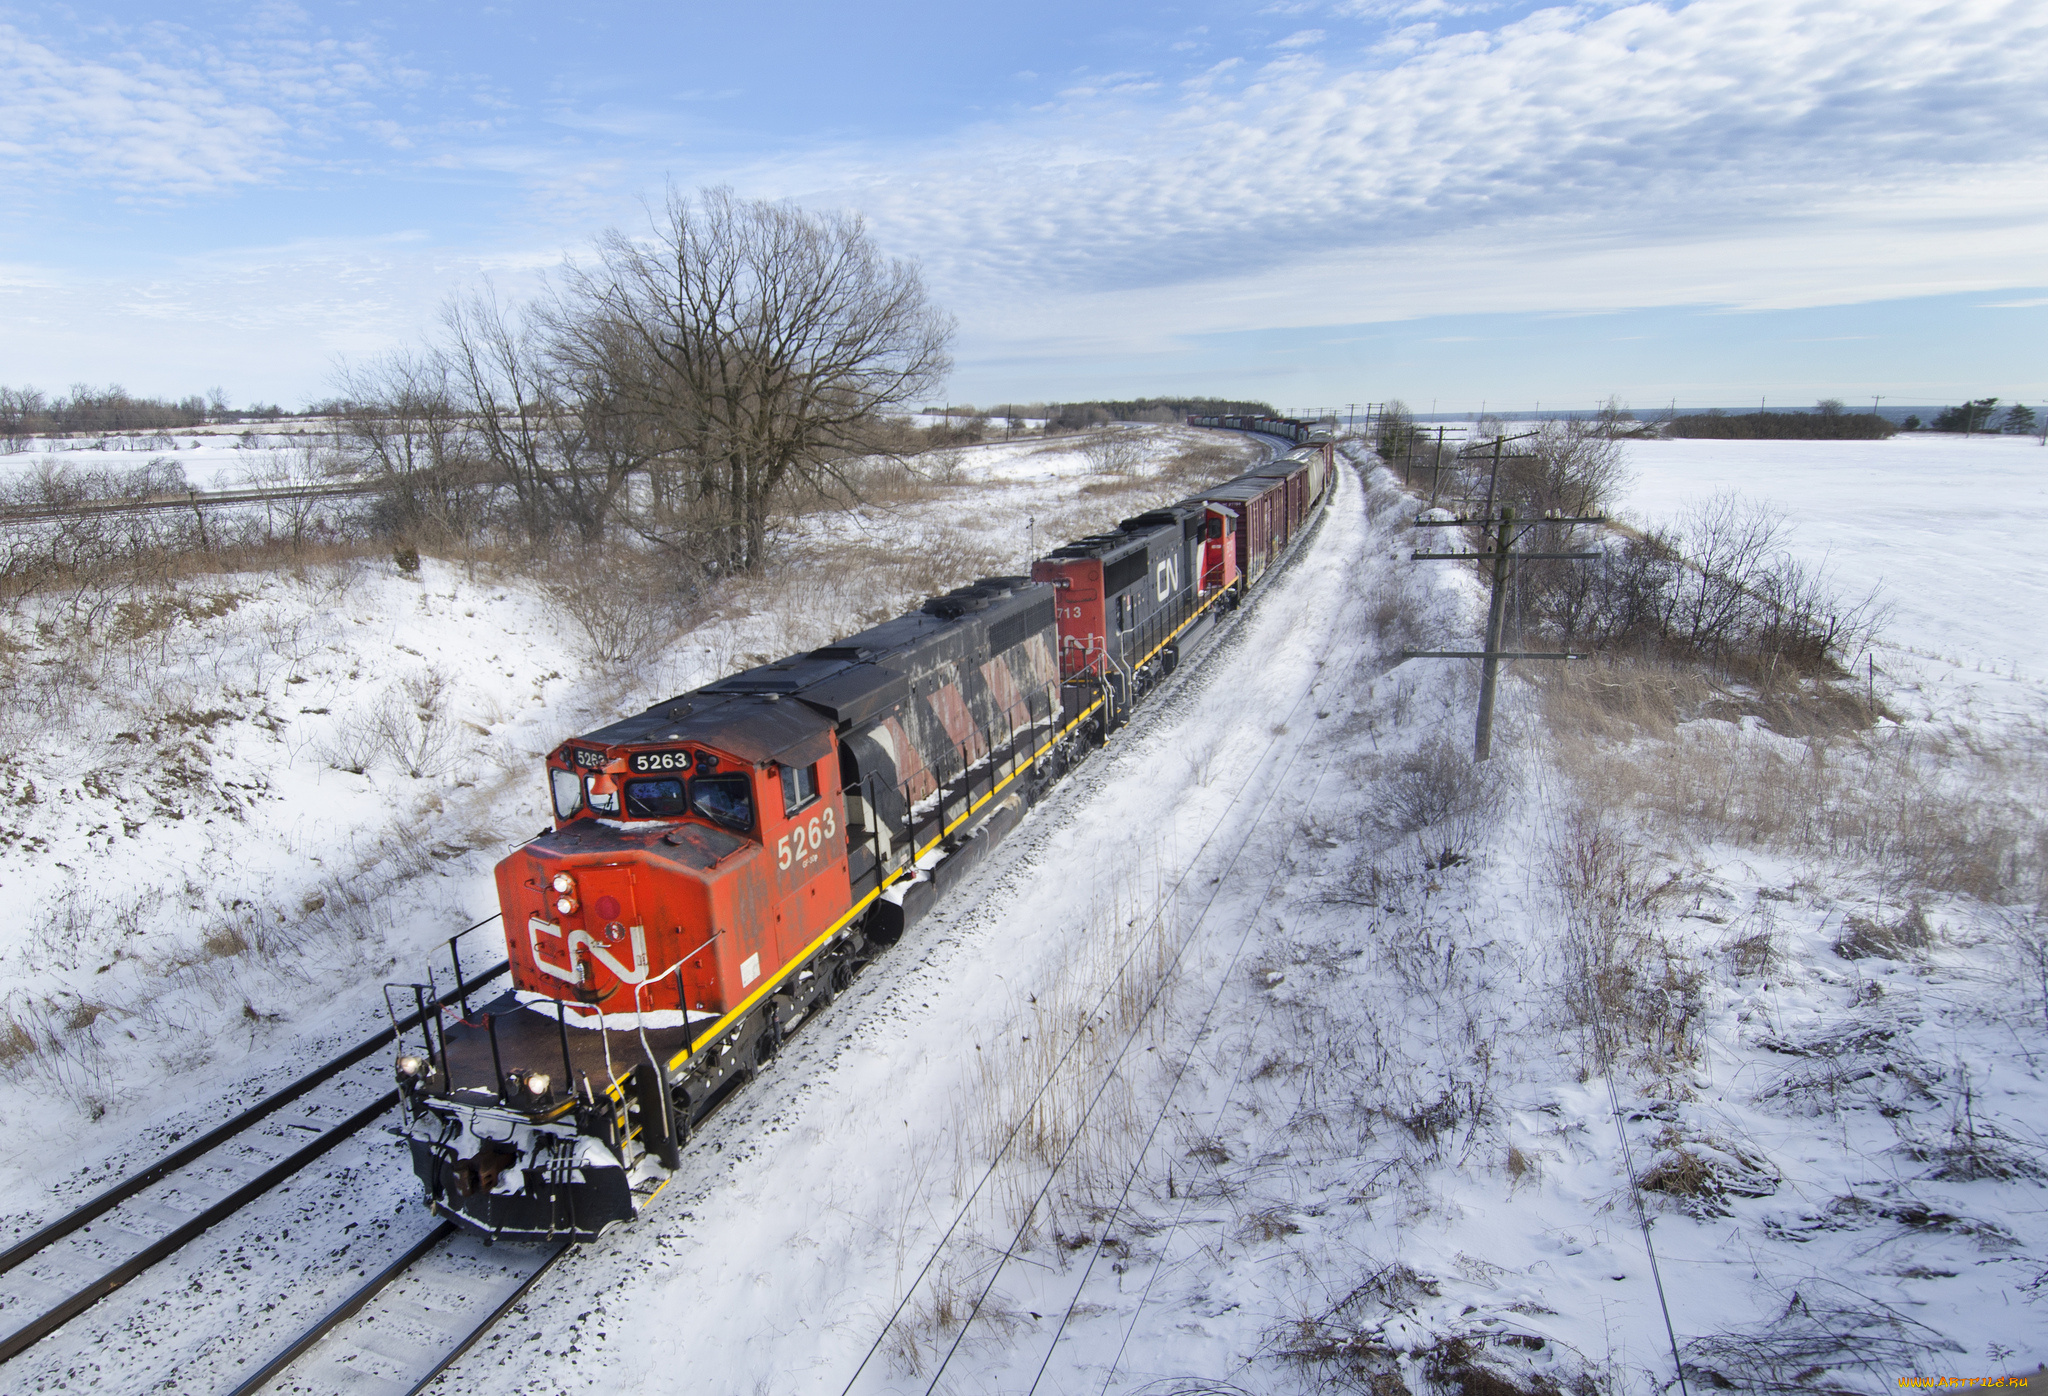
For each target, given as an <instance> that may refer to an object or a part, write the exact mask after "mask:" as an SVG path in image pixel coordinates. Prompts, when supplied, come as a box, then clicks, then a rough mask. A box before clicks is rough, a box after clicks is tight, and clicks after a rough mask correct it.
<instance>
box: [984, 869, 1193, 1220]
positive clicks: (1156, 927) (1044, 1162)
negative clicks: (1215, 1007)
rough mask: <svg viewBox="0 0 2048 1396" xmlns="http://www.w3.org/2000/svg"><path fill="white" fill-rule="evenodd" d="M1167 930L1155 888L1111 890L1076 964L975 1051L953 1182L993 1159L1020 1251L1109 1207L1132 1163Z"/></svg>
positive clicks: (1142, 1123) (1141, 1128) (1164, 903)
mask: <svg viewBox="0 0 2048 1396" xmlns="http://www.w3.org/2000/svg"><path fill="white" fill-rule="evenodd" d="M1176 930H1177V926H1176V918H1175V914H1174V904H1173V902H1172V900H1171V898H1170V895H1169V894H1168V893H1167V892H1166V891H1165V890H1164V889H1162V888H1156V887H1155V888H1150V889H1146V890H1144V891H1143V892H1140V891H1139V889H1137V888H1135V887H1130V886H1126V887H1124V888H1122V889H1119V890H1118V891H1117V892H1116V894H1115V895H1113V896H1112V897H1111V899H1110V900H1109V901H1107V902H1106V903H1103V904H1101V905H1099V906H1098V907H1097V908H1096V910H1095V911H1094V913H1093V914H1092V915H1091V917H1090V919H1089V927H1088V931H1087V933H1086V935H1085V936H1084V937H1083V939H1082V944H1081V949H1080V951H1079V953H1078V954H1076V955H1075V956H1074V957H1073V958H1072V959H1071V960H1069V961H1067V962H1065V963H1063V964H1062V966H1061V967H1060V970H1059V972H1058V973H1057V974H1056V975H1055V977H1054V978H1053V980H1052V981H1051V982H1050V983H1048V984H1044V985H1040V986H1038V987H1037V988H1036V989H1035V990H1034V991H1032V992H1030V993H1028V994H1027V995H1026V996H1025V998H1024V1000H1023V1001H1021V1002H1019V1003H1017V1004H1015V1005H1014V1006H1013V1008H1012V1011H1011V1013H1010V1015H1009V1017H1008V1019H1007V1021H1006V1022H1005V1024H1004V1026H1003V1028H1002V1029H1001V1031H1000V1032H998V1033H994V1034H991V1035H990V1037H989V1039H988V1040H987V1041H984V1042H982V1043H978V1044H976V1051H975V1062H974V1064H975V1072H974V1079H973V1083H972V1086H971V1087H970V1093H969V1095H968V1098H967V1099H966V1101H965V1102H963V1104H962V1106H961V1107H960V1116H961V1125H960V1128H959V1129H958V1130H957V1131H956V1132H955V1139H956V1149H957V1153H956V1159H955V1172H956V1181H957V1182H958V1183H959V1184H960V1185H961V1190H962V1191H963V1192H964V1191H965V1190H966V1188H968V1187H971V1186H972V1180H973V1179H974V1178H976V1177H978V1176H979V1175H980V1174H981V1173H982V1171H983V1170H985V1169H986V1168H988V1167H989V1165H990V1163H991V1161H993V1160H995V1159H997V1158H998V1157H999V1156H1000V1157H1001V1158H1002V1160H1003V1161H1002V1163H1001V1165H1000V1167H999V1169H998V1173H997V1183H998V1184H999V1188H998V1194H997V1195H998V1197H999V1198H1000V1199H1001V1213H1002V1217H1003V1222H1002V1224H1003V1225H1004V1226H1006V1227H1008V1228H1010V1229H1013V1230H1014V1229H1018V1228H1022V1229H1023V1230H1024V1231H1025V1233H1026V1238H1027V1241H1029V1240H1030V1238H1031V1237H1033V1236H1035V1235H1037V1234H1038V1231H1039V1228H1040V1227H1041V1226H1045V1227H1049V1228H1051V1229H1052V1230H1053V1231H1058V1230H1059V1229H1060V1227H1061V1222H1060V1220H1059V1219H1060V1217H1061V1216H1062V1215H1063V1214H1080V1215H1087V1214H1091V1213H1100V1212H1101V1211H1103V1210H1104V1209H1105V1208H1107V1207H1109V1206H1110V1205H1112V1204H1113V1203H1114V1201H1115V1199H1116V1198H1117V1197H1118V1196H1119V1195H1120V1194H1121V1192H1122V1189H1123V1187H1124V1184H1125V1180H1126V1179H1127V1178H1129V1176H1130V1174H1131V1172H1132V1170H1133V1169H1135V1168H1136V1167H1137V1166H1138V1164H1139V1158H1138V1151H1139V1150H1140V1149H1141V1148H1142V1146H1143V1143H1144V1141H1145V1139H1146V1137H1147V1135H1148V1134H1149V1132H1150V1121H1149V1120H1148V1119H1146V1118H1145V1117H1144V1109H1143V1105H1142V1102H1141V1100H1140V1098H1139V1087H1140V1085H1141V1084H1142V1083H1141V1081H1140V1080H1139V1078H1138V1074H1137V1073H1139V1072H1140V1071H1142V1070H1143V1068H1144V1067H1145V1066H1147V1065H1148V1064H1149V1063H1151V1062H1152V1061H1153V1060H1154V1058H1153V1056H1152V1055H1151V1054H1150V1053H1148V1052H1146V1051H1144V1050H1143V1048H1144V1047H1145V1046H1151V1045H1156V1042H1157V1039H1156V1036H1155V1037H1154V1038H1153V1039H1152V1040H1151V1041H1146V1040H1145V1038H1146V1036H1147V1034H1148V1033H1151V1034H1156V1033H1157V1031H1158V1029H1159V1028H1160V1027H1161V1026H1162V1016H1161V1010H1162V1009H1163V1008H1164V1007H1165V1005H1166V1003H1167V1001H1168V1000H1169V998H1170V991H1171V987H1172V984H1173V980H1174V975H1175V952H1176V950H1177V948H1178V941H1177V938H1176V936H1175V931H1176ZM1134 1035H1135V1036H1136V1037H1137V1038H1138V1039H1139V1041H1138V1042H1137V1043H1136V1044H1135V1045H1129V1044H1132V1039H1133V1037H1134ZM1055 1175H1056V1176H1055ZM1049 1178H1051V1179H1053V1180H1054V1186H1053V1187H1051V1189H1050V1190H1047V1187H1046V1185H1047V1181H1048V1179H1049ZM1042 1191H1043V1192H1045V1200H1044V1202H1043V1203H1041V1202H1040V1201H1039V1197H1040V1194H1041V1192H1042Z"/></svg>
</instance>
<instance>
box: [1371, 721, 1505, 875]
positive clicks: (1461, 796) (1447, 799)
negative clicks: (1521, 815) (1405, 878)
mask: <svg viewBox="0 0 2048 1396" xmlns="http://www.w3.org/2000/svg"><path fill="white" fill-rule="evenodd" d="M1509 780H1510V775H1509V773H1508V769H1507V767H1506V765H1505V764H1504V763H1497V762H1479V761H1474V760H1473V759H1472V756H1471V753H1470V752H1468V751H1467V750H1465V748H1464V746H1463V745H1462V744H1461V743H1458V742H1454V741H1453V740H1451V739H1450V738H1449V737H1439V738H1437V739H1436V740H1434V741H1431V742H1429V743H1427V744H1425V745H1424V746H1422V747H1421V748H1420V749H1418V750H1417V751H1415V752H1413V753H1412V754H1410V755H1408V756H1406V757H1403V758H1402V759H1401V760H1400V761H1399V763H1398V764H1396V765H1395V766H1394V768H1393V770H1392V772H1391V773H1390V774H1388V775H1386V776H1384V777H1382V778H1381V779H1380V780H1379V782H1378V789H1379V790H1381V791H1384V792H1385V793H1384V796H1383V797H1382V798H1381V799H1380V800H1379V801H1378V802H1377V804H1376V807H1375V809H1374V811H1373V813H1372V815H1371V816H1370V820H1371V823H1372V825H1373V826H1374V828H1375V830H1376V832H1378V833H1379V834H1380V836H1381V837H1382V838H1402V837H1405V836H1407V835H1410V834H1413V835H1416V836H1417V837H1418V839H1419V840H1420V841H1421V842H1422V843H1423V844H1424V845H1426V851H1427V852H1428V853H1429V855H1430V858H1431V866H1432V867H1447V866H1451V865H1453V864H1456V863H1462V862H1464V861H1466V860H1467V859H1468V858H1469V857H1470V856H1471V854H1472V852H1473V851H1474V850H1475V849H1477V847H1478V846H1479V844H1480V843H1481V841H1482V840H1483V838H1484V836H1485V834H1486V831H1487V830H1488V829H1489V828H1490V827H1491V826H1492V824H1493V821H1494V820H1495V819H1496V818H1497V817H1498V815H1499V812H1500V807H1501V801H1502V799H1503V797H1504V796H1505V795H1506V794H1507V792H1508V788H1509V786H1508V782H1509Z"/></svg>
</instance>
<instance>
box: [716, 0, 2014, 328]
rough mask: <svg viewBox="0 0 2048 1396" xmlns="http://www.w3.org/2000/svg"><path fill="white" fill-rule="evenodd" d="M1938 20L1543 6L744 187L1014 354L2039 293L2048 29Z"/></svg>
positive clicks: (1752, 3)
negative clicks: (1062, 339) (888, 270)
mask: <svg viewBox="0 0 2048 1396" xmlns="http://www.w3.org/2000/svg"><path fill="white" fill-rule="evenodd" d="M1934 15H1935V11H1933V10H1932V9H1931V8H1930V7H1929V6H1928V5H1926V4H1908V3H1890V4H1885V3H1878V4H1871V5H1857V6H1848V5H1843V4H1840V3H1832V2H1831V0H1792V3H1786V4H1777V3H1762V2H1761V0H1695V3H1692V4H1686V5H1680V4H1655V3H1646V4H1630V5H1624V6H1620V7H1593V6H1585V7H1574V8H1551V9H1541V10H1535V11H1530V12H1526V13H1523V14H1521V15H1520V16H1519V17H1516V18H1513V19H1510V20H1508V21H1507V22H1504V23H1501V24H1499V25H1497V26H1496V27H1493V28H1490V29H1478V30H1468V31H1465V32H1462V33H1457V34H1448V35H1443V36H1440V37H1439V36H1435V35H1433V34H1432V35H1431V36H1430V37H1428V38H1426V39H1417V40H1416V41H1415V48H1414V50H1413V52H1411V53H1409V54H1407V55H1405V56H1398V57H1396V58H1394V59H1392V60H1390V61H1381V60H1360V61H1358V62H1353V63H1339V62H1335V61H1331V60H1328V59H1325V58H1319V57H1312V56H1309V55H1306V54H1299V53H1296V54H1291V55H1289V56H1287V57H1286V58H1284V59H1282V60H1276V62H1275V63H1273V64H1269V65H1268V66H1267V67H1265V68H1263V69H1259V70H1255V71H1250V72H1244V73H1242V74H1238V75H1231V76H1234V77H1238V78H1241V81H1238V82H1236V84H1235V85H1234V86H1230V87H1224V86H1219V85H1218V84H1217V83H1215V82H1205V83H1202V84H1201V85H1199V86H1197V87H1182V88H1175V89H1173V91H1175V92H1178V93H1181V94H1183V95H1181V96H1180V97H1179V98H1177V99H1174V100H1161V101H1154V102H1150V103H1138V102H1131V103H1126V104H1125V105H1124V106H1122V107H1121V108H1119V109H1117V110H1115V111H1114V112H1113V113H1110V114H1105V113H1104V112H1103V111H1102V110H1101V109H1100V107H1099V105H1098V106H1089V107H1087V108H1085V109H1084V108H1082V107H1081V106H1080V105H1078V104H1075V105H1069V106H1059V107H1055V108H1054V109H1051V110H1048V111H1046V112H1045V113H1043V115H1041V116H1038V117H1034V118H1030V119H1020V120H1017V121H1009V122H1004V123H1001V124H998V125H992V126H989V127H986V128H982V129H980V130H978V131H975V132H971V133H969V134H968V135H967V136H965V137H964V138H962V139H960V140H957V141H953V142H948V143H946V144H945V145H944V146H943V148H928V149H925V150H922V151H912V152H899V153H896V154H895V155H893V156H892V157H891V158H890V159H889V160H888V161H887V162H886V164H880V163H877V164H874V165H870V166H869V167H868V168H865V169H860V168H856V169H853V170H851V171H848V170H847V169H846V168H845V167H844V166H841V167H840V168H838V169H826V168H821V167H816V166H813V167H810V168H803V167H802V166H801V164H800V162H786V163H781V164H777V165H774V166H766V165H764V166H762V167H760V168H759V169H757V170H756V171H754V172H752V175H751V177H750V178H749V180H748V181H747V182H748V183H750V184H753V185H754V186H755V187H761V188H764V189H773V190H774V191H776V192H781V193H790V194H796V195H798V196H799V197H804V198H808V199H810V200H812V201H817V202H826V201H837V202H841V203H843V204H847V205H852V206H858V207H861V208H863V209H864V210H866V211H867V212H868V213H869V214H870V215H871V217H872V218H873V219H874V221H875V223H876V225H877V227H878V228H880V229H882V230H884V232H885V235H886V237H887V239H888V240H889V242H890V243H891V245H892V246H897V247H903V248H906V249H908V250H914V251H916V252H918V253H919V254H920V255H921V256H922V257H923V259H924V261H925V263H926V265H927V268H928V270H929V271H930V272H931V274H932V275H933V278H934V280H935V281H936V282H937V283H938V284H939V285H940V286H941V287H942V288H943V290H944V291H945V293H946V294H948V295H949V296H951V297H953V298H954V300H955V302H956V304H958V305H959V306H960V308H961V310H962V313H963V315H975V314H982V315H986V316H988V317H992V318H995V319H998V320H1002V321H1005V322H1006V323H1009V324H1011V325H1013V326H1015V327H1016V328H1017V329H1018V331H1019V332H1021V333H1027V334H1028V333H1036V332H1037V330H1036V329H1034V328H1033V327H1034V326H1040V325H1043V323H1044V316H1045V315H1046V314H1047V313H1049V311H1051V310H1052V309H1053V308H1055V307H1062V308H1064V310H1065V312H1067V313H1072V314H1078V313H1083V312H1082V311H1081V310H1080V309H1079V307H1084V306H1088V305H1097V306H1099V305H1102V304H1104V303H1105V302H1104V301H1103V298H1105V297H1108V298H1111V299H1112V300H1113V302H1114V303H1115V304H1117V305H1118V306H1119V307H1120V310H1119V312H1118V314H1117V317H1116V319H1117V324H1118V326H1119V328H1118V330H1117V333H1119V334H1124V335H1127V336H1130V337H1132V338H1133V339H1134V340H1136V339H1146V338H1150V339H1152V340H1156V339H1157V338H1158V336H1159V335H1161V334H1166V333H1198V332H1202V331H1203V330H1205V329H1207V330H1218V329H1223V328H1227V327H1231V326H1242V325H1250V324H1254V323H1259V322H1263V323H1264V324H1267V325H1272V324H1332V323H1349V322H1354V321H1358V320H1363V319H1369V318H1397V317H1400V316H1404V315H1412V314H1420V313H1429V312H1430V310H1432V309H1434V310H1445V309H1450V308H1452V307H1451V306H1449V305H1446V304H1443V303H1442V302H1441V300H1439V301H1438V303H1437V304H1435V305H1433V306H1427V307H1426V306H1425V305H1423V304H1420V303H1418V298H1417V297H1416V296H1415V295H1412V294H1410V293H1409V292H1410V288H1412V287H1415V286H1427V287H1428V288H1429V289H1428V294H1429V296H1430V297H1436V298H1448V299H1449V300H1451V301H1454V302H1457V303H1458V304H1460V305H1470V306H1471V307H1472V308H1479V309H1484V308H1506V307H1507V306H1508V305H1510V304H1512V305H1514V306H1519V307H1522V308H1529V309H1556V308H1566V307H1569V306H1571V305H1574V304H1577V303H1582V302H1590V303H1595V304H1601V305H1652V304H1690V303H1721V304H1729V305H1738V306H1758V307H1761V306H1766V305H1773V306H1785V305H1812V304H1832V303H1841V302H1843V301H1852V300H1868V299H1878V298H1886V297H1893V296H1905V295H1916V294H1933V293H1937V292H1942V291H1956V290H1964V289H1986V288H1992V287H2000V286H2013V285H2031V284H2038V282H2039V271H2038V267H2039V265H2040V263H2039V255H2040V254H2039V248H2040V246H2041V245H2042V229H2043V228H2044V226H2048V155H2044V154H2043V153H2042V152H2044V151H2048V84H2043V83H2042V82H2041V81H2040V80H2039V74H2040V73H2041V72H2042V71H2044V70H2048V28H2044V26H2043V24H2042V22H2041V20H2040V18H2039V16H2038V13H2037V12H2036V11H2035V10H2033V9H2032V8H2031V7H2029V6H2025V5H2020V4H2014V3H2001V2H2000V0H1961V2H1960V3H1957V4H1954V5H1948V6H1944V7H1943V8H1942V9H1941V10H1940V11H1939V16H1940V22H1939V23H1936V22H1934ZM1118 76H1119V77H1122V76H1123V75H1118ZM1105 87H1106V85H1104V86H1097V87H1094V88H1093V89H1091V91H1090V96H1091V97H1095V98H1096V99H1097V100H1098V101H1099V100H1100V98H1101V95H1102V93H1103V92H1104V90H1105Z"/></svg>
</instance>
